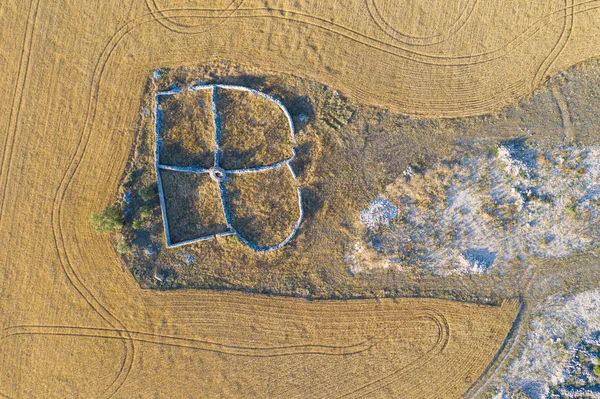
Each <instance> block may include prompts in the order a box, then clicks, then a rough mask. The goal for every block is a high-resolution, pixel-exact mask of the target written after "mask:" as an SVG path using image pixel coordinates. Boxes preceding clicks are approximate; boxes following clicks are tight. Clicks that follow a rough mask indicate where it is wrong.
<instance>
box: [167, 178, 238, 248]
mask: <svg viewBox="0 0 600 399" xmlns="http://www.w3.org/2000/svg"><path fill="white" fill-rule="evenodd" d="M161 177H162V182H163V190H164V195H165V203H166V208H167V217H168V220H169V229H170V232H171V234H170V235H171V242H172V243H174V244H175V243H178V242H181V241H186V240H192V239H195V238H199V237H201V236H208V235H212V234H217V233H222V232H223V231H225V230H227V223H226V221H225V216H224V214H223V208H222V205H221V200H220V196H219V186H218V185H217V183H215V182H214V181H212V179H211V178H210V176H208V174H195V173H181V172H172V171H169V170H163V171H162V172H161Z"/></svg>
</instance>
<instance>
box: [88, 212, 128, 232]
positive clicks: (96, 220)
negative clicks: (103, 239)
mask: <svg viewBox="0 0 600 399" xmlns="http://www.w3.org/2000/svg"><path fill="white" fill-rule="evenodd" d="M90 223H91V224H92V227H94V229H95V230H96V231H97V232H98V233H110V232H113V231H115V230H120V229H121V228H122V227H123V214H122V212H121V210H120V209H119V208H117V207H116V206H109V207H108V208H106V209H104V210H103V211H102V212H92V216H91V217H90Z"/></svg>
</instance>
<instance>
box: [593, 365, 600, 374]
mask: <svg viewBox="0 0 600 399" xmlns="http://www.w3.org/2000/svg"><path fill="white" fill-rule="evenodd" d="M594 375H595V376H596V377H600V363H598V364H597V365H595V366H594Z"/></svg>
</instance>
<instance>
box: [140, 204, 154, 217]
mask: <svg viewBox="0 0 600 399" xmlns="http://www.w3.org/2000/svg"><path fill="white" fill-rule="evenodd" d="M139 214H140V219H142V220H144V219H148V218H149V217H150V216H152V208H150V207H149V206H142V207H141V208H140V213H139Z"/></svg>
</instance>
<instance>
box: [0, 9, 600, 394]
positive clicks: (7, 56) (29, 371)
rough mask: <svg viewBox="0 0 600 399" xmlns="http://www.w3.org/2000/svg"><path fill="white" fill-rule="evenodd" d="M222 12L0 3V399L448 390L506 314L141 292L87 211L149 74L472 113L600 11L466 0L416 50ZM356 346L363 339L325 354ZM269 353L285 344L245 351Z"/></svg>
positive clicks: (355, 29)
mask: <svg viewBox="0 0 600 399" xmlns="http://www.w3.org/2000/svg"><path fill="white" fill-rule="evenodd" d="M225 3H229V2H224V1H217V2H215V3H214V4H213V3H210V4H208V3H206V2H204V1H196V0H194V1H191V2H188V1H186V2H184V1H179V0H178V1H175V0H148V1H147V2H146V4H144V2H132V3H124V2H121V1H104V2H101V3H98V4H88V3H85V2H57V1H47V2H41V1H40V0H32V1H9V2H6V1H4V2H0V21H1V23H0V32H1V34H0V37H2V38H3V40H1V41H0V67H1V70H2V74H0V82H2V87H3V88H4V90H3V91H2V95H1V96H2V99H3V101H0V120H1V121H2V126H3V128H2V129H0V141H1V143H2V150H1V155H0V165H1V167H2V169H1V173H0V225H1V228H0V242H1V243H2V245H1V247H0V265H1V266H0V275H1V277H2V278H0V302H1V303H2V306H1V308H0V326H2V334H3V335H2V340H1V342H0V345H1V350H0V392H1V395H2V396H5V397H8V398H11V399H20V398H40V397H43V398H68V397H84V398H156V397H158V398H174V397H177V398H187V397H190V398H191V397H198V395H202V396H204V397H218V396H220V397H240V396H242V397H264V396H270V397H285V398H291V397H294V396H297V395H302V396H303V397H311V396H312V397H331V396H335V395H343V394H349V397H353V396H358V395H360V394H367V393H368V396H371V397H375V396H377V395H379V396H384V397H385V396H387V397H390V396H395V395H398V396H402V397H419V398H426V397H432V398H442V397H459V396H460V395H461V394H462V392H464V390H465V389H466V387H467V386H468V385H470V383H471V381H472V380H473V379H475V378H477V376H478V374H479V373H481V372H482V371H483V370H484V368H485V366H486V364H487V363H488V362H489V360H490V359H491V358H492V357H493V356H494V354H495V352H496V351H497V349H498V348H499V346H500V344H501V342H502V341H503V339H504V337H505V335H506V332H507V331H508V329H509V327H510V319H511V318H512V317H514V314H515V309H514V306H506V307H503V308H498V307H482V306H475V305H466V304H458V303H450V302H444V301H435V300H418V299H410V300H399V301H398V303H394V302H393V301H392V300H384V301H381V302H374V301H350V302H314V303H310V302H306V301H299V300H293V299H277V298H270V297H254V296H247V295H242V294H224V293H215V292H176V293H157V292H146V291H143V290H140V288H139V286H138V284H137V282H136V281H135V280H134V279H133V277H131V276H130V275H129V274H128V273H124V272H123V270H122V269H121V264H120V260H119V259H118V256H117V255H116V253H115V252H114V248H113V246H112V244H111V243H110V241H109V239H108V238H107V237H103V236H98V235H97V234H96V233H94V232H93V231H92V229H91V227H90V226H89V224H88V223H87V220H88V218H89V215H90V212H91V211H96V210H99V209H102V208H104V207H105V206H106V205H107V204H109V203H110V202H112V201H113V199H114V193H115V192H116V191H117V188H118V185H119V182H120V179H121V175H122V172H123V169H124V167H125V164H126V161H127V159H128V155H129V152H130V149H131V145H132V140H133V133H134V128H135V126H136V122H137V120H138V117H139V105H140V104H139V99H140V98H141V97H142V94H143V93H144V91H145V87H144V85H145V84H146V81H147V76H148V74H149V72H150V71H152V70H153V69H156V68H161V67H177V66H179V65H182V64H191V63H193V64H198V63H201V62H205V61H209V60H214V59H215V58H219V57H227V58H234V59H236V60H239V61H246V62H252V63H255V64H256V65H257V66H259V67H262V68H264V69H269V70H275V71H282V72H288V73H295V74H298V75H302V76H307V77H311V78H314V79H315V80H317V81H322V82H324V83H326V84H328V85H330V86H331V87H335V88H337V89H339V90H341V91H342V92H343V93H344V94H346V95H348V96H350V97H353V98H355V99H358V100H361V101H363V102H366V103H371V104H379V105H383V106H386V107H389V108H391V109H395V110H397V111H402V112H407V113H415V114H427V115H434V116H437V115H446V116H448V115H467V114H475V113H483V112H487V111H490V110H492V109H496V108H498V107H500V106H502V105H504V104H507V103H508V102H510V101H512V100H514V99H515V98H518V97H521V96H523V95H525V94H526V93H529V92H530V90H531V88H532V87H534V86H536V85H538V84H539V82H540V81H541V80H542V79H543V78H544V77H545V76H546V75H547V74H552V73H555V72H556V71H558V70H560V69H562V68H563V67H565V66H567V65H570V64H572V63H574V62H576V61H578V60H580V59H583V58H586V57H589V56H591V55H593V53H594V52H597V47H596V46H592V45H591V44H594V43H596V41H597V37H598V29H599V27H600V24H598V23H597V21H598V18H599V13H598V11H597V9H598V7H599V6H598V4H597V3H596V2H580V3H575V4H574V3H573V2H570V1H566V2H565V1H548V2H539V3H538V4H531V2H529V1H525V0H515V1H511V2H506V3H503V4H502V6H501V7H498V2H478V3H477V4H478V6H477V7H476V8H474V9H473V11H472V12H471V14H470V15H471V16H470V18H469V20H468V24H467V25H465V27H464V28H462V29H461V30H460V31H458V32H456V33H455V34H454V35H451V36H449V37H447V38H444V41H443V42H441V43H440V44H435V45H432V46H431V47H427V48H423V47H418V46H416V44H411V43H404V40H403V39H402V38H399V39H397V38H396V39H394V38H390V37H389V35H388V34H387V33H386V32H385V31H383V30H382V29H381V27H380V26H379V25H378V24H377V23H375V22H374V19H372V18H371V17H369V10H368V9H367V6H366V5H365V3H364V2H362V1H355V2H350V3H349V2H337V3H334V2H325V1H323V2H311V1H299V2H286V1H275V2H272V3H269V6H268V7H265V6H264V2H255V1H246V2H243V4H242V3H241V2H239V1H235V2H233V3H232V5H231V6H230V7H229V8H226V7H227V4H225ZM178 8H179V9H178ZM183 8H185V10H183ZM492 8H493V10H494V12H491V9H492ZM414 9H415V10H418V8H414ZM515 10H517V11H518V12H514V11H515ZM415 12H417V11H415ZM455 14H456V13H452V12H450V13H446V12H440V13H439V14H437V15H438V17H437V18H433V21H440V26H450V25H451V24H449V23H447V22H446V18H452V17H453V15H455ZM402 17H403V18H407V19H410V18H411V17H414V15H411V13H407V14H404V15H403V16H402ZM571 17H574V18H575V19H576V24H575V25H573V24H572V18H571ZM394 23H395V24H400V25H402V24H401V21H395V22H394ZM432 23H434V22H432ZM161 25H164V27H161ZM572 26H576V27H577V28H576V30H575V29H572ZM421 30H422V29H417V31H416V33H411V32H412V29H409V34H411V35H418V34H420V33H419V32H420V31H421ZM425 31H426V33H428V31H427V30H425ZM232 33H233V34H232ZM225 37H226V38H227V40H226V41H225V40H223V38H225ZM147 105H148V104H147ZM148 109H149V108H148ZM425 138H427V137H425ZM442 316H443V317H444V318H445V319H446V320H447V321H448V326H449V330H450V333H449V335H448V336H449V337H450V339H449V340H448V344H447V345H446V346H445V347H444V349H443V350H440V349H441V347H440V346H439V344H438V343H437V342H438V338H439V337H440V327H439V324H438V322H439V320H443V319H442V318H441V317H442ZM442 326H443V324H442ZM441 330H442V331H444V329H443V327H442V328H441ZM389 331H392V332H394V333H391V335H386V333H387V332H389ZM382 337H383V338H382ZM442 338H443V335H442ZM443 341H444V340H443V339H442V341H441V342H443ZM364 342H376V343H377V345H375V346H374V347H373V348H372V349H369V350H366V351H363V352H360V353H355V354H347V355H345V356H344V355H342V354H343V353H344V351H352V350H353V348H354V349H356V348H364V345H363V346H361V344H362V343H364ZM411 343H413V344H414V345H411ZM315 345H325V346H323V347H322V346H315ZM237 347H243V348H249V349H250V351H251V354H250V356H244V355H241V354H240V353H239V352H236V353H228V352H227V349H228V348H237ZM274 347H283V348H292V350H293V351H298V352H299V353H294V354H286V355H282V356H276V357H259V356H257V354H264V353H269V351H271V352H273V349H270V348H274ZM257 348H259V349H257ZM261 348H262V349H261ZM427 348H432V350H431V351H430V352H427ZM278 350H283V349H275V351H278ZM311 350H315V351H331V352H334V353H333V354H329V353H328V354H311V353H307V352H310V351H311ZM415 359H416V360H415ZM413 360H414V362H413ZM457 365H460V366H461V367H460V369H457V368H455V367H456V366H457ZM467 377H468V378H467ZM382 378H383V379H382ZM388 382H389V385H387V384H388ZM419 384H420V385H419ZM357 389H358V391H356V390H357ZM374 389H377V390H375V391H372V390H374ZM353 391H354V393H352V392H353Z"/></svg>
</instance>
